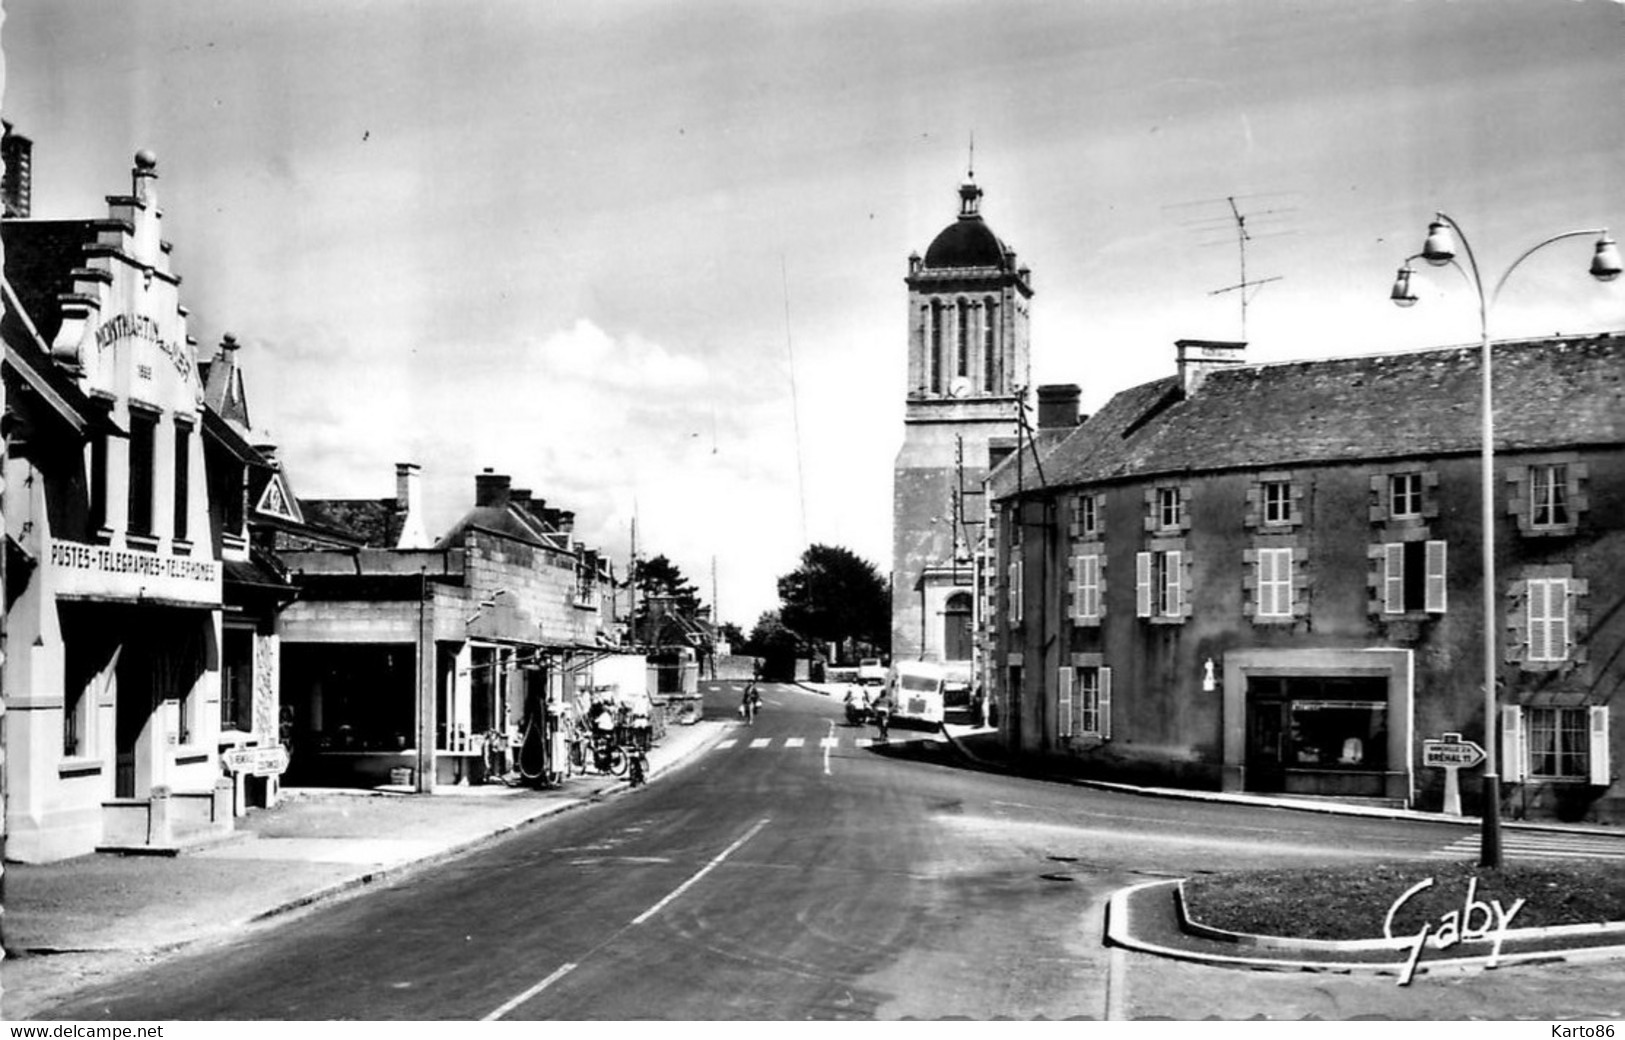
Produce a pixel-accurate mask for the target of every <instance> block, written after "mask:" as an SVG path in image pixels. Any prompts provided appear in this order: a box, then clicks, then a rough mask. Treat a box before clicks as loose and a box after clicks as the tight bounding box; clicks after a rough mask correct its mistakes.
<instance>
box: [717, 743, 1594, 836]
mask: <svg viewBox="0 0 1625 1040" xmlns="http://www.w3.org/2000/svg"><path fill="white" fill-rule="evenodd" d="M810 739H813V738H809V737H784V738H782V739H781V740H780V741H779V744H778V746H779V747H781V748H784V749H786V750H789V749H791V748H804V747H807V746H808V743H807V742H808V740H810ZM774 741H775V738H773V737H756V738H754V739H752V740H750V741H748V742H747V741H741V740H740V739H739V738H737V737H729V738H727V739H726V740H719V741H717V743H716V747H717V750H719V751H723V750H727V749H728V748H732V747H738V746H740V744H742V743H743V744H745V745H746V746H748V747H751V748H754V749H757V750H761V749H763V748H771V747H773V746H774ZM931 742H938V743H940V742H942V738H941V737H938V736H934V735H926V736H918V737H914V736H910V737H901V738H899V737H898V736H897V735H896V734H893V735H892V738H891V739H890V740H886V741H881V740H876V739H874V738H873V737H853V738H852V740H851V744H850V746H851V747H855V748H866V747H876V746H880V747H885V746H888V745H890V746H897V745H903V744H915V743H931ZM844 744H845V742H844V741H843V740H842V739H841V738H840V737H819V738H817V739H816V743H815V745H814V746H816V747H820V748H839V747H842V746H843V745H844ZM1463 840H1464V841H1465V840H1467V839H1463ZM1472 840H1473V841H1477V840H1478V839H1476V838H1474V839H1472ZM1458 844H1459V843H1458ZM1462 847H1463V848H1465V847H1466V846H1462ZM1474 847H1475V848H1476V846H1474ZM1621 847H1622V848H1625V843H1622V845H1621ZM1451 848H1452V849H1454V848H1455V846H1451ZM1445 854H1446V853H1445V852H1444V851H1443V850H1441V851H1440V852H1438V853H1435V855H1445Z"/></svg>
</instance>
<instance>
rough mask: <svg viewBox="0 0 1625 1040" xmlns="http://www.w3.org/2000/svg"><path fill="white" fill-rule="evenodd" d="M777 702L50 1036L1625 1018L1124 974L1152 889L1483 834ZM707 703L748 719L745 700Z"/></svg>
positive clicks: (1537, 1001)
mask: <svg viewBox="0 0 1625 1040" xmlns="http://www.w3.org/2000/svg"><path fill="white" fill-rule="evenodd" d="M764 691H765V698H766V702H767V703H766V708H765V710H764V712H763V713H762V715H761V716H760V717H759V718H758V719H757V721H756V722H755V724H754V725H751V726H745V725H743V724H740V725H738V726H736V727H735V729H734V731H733V732H731V733H730V734H729V735H728V737H727V738H726V739H725V740H724V741H723V742H722V744H720V745H718V746H717V747H715V748H713V749H712V750H710V751H708V752H706V753H705V754H704V755H702V756H701V757H700V758H698V759H697V760H695V761H694V762H692V763H691V764H689V765H687V766H685V767H683V768H681V769H679V770H678V771H676V772H674V773H672V774H671V775H669V776H666V777H662V778H660V779H659V780H658V782H656V783H653V784H651V785H649V786H647V787H644V788H641V789H639V790H636V791H633V792H630V793H629V794H627V795H625V796H623V797H620V798H617V799H614V800H611V801H609V802H607V803H605V804H602V805H599V806H595V807H593V808H590V809H588V810H585V811H582V812H577V813H573V814H568V815H566V816H562V817H560V818H558V819H556V820H551V821H548V822H546V823H544V824H541V825H539V826H537V827H534V828H532V829H530V830H527V831H524V832H522V833H520V834H517V835H515V836H514V837H512V838H510V839H508V840H505V841H502V842H500V843H496V844H493V845H491V846H488V847H485V848H482V849H480V850H477V851H474V852H471V853H469V854H467V855H465V856H462V857H460V858H458V859H456V860H453V861H450V862H446V863H441V864H439V865H436V866H433V867H430V868H425V869H424V870H421V871H419V872H416V873H413V874H410V875H407V876H405V877H403V878H401V879H400V880H398V881H396V882H394V883H393V884H391V885H389V886H387V887H385V888H382V889H377V890H371V891H368V892H366V893H364V894H361V895H357V896H355V897H353V898H350V899H347V900H344V901H341V902H337V903H332V904H328V905H324V906H321V907H318V908H316V909H314V910H313V911H310V912H307V913H304V914H302V915H300V916H298V917H296V918H293V919H290V920H287V921H284V922H281V923H279V924H275V925H268V926H265V927H262V928H258V929H256V930H255V931H254V932H253V933H252V934H250V935H247V936H245V937H243V938H242V939H241V940H238V941H234V942H231V943H228V944H224V945H219V946H214V947H211V948H209V949H206V950H202V951H199V952H197V953H194V954H188V955H185V956H182V957H178V958H175V959H172V960H170V961H167V962H164V963H161V964H159V965H156V966H154V967H153V968H151V969H150V970H147V971H144V972H141V973H139V974H135V975H130V976H126V977H124V978H123V979H121V980H120V981H118V982H117V983H115V984H111V985H109V986H107V987H106V988H104V989H101V990H96V991H91V992H86V993H82V994H81V995H80V996H79V997H78V998H76V999H75V1000H74V1001H73V1002H72V1003H71V1004H69V1005H66V1006H63V1007H59V1008H56V1009H53V1010H52V1011H51V1012H50V1013H49V1015H48V1016H47V1017H51V1018H58V1019H61V1018H70V1019H80V1020H85V1019H100V1018H111V1019H118V1020H145V1019H180V1020H195V1019H278V1020H284V1019H355V1018H359V1019H465V1020H466V1019H504V1020H523V1019H594V1018H608V1019H770V1020H794V1019H807V1018H812V1019H872V1018H881V1019H898V1018H941V1017H960V1016H965V1017H973V1018H995V1017H1007V1018H1017V1019H1030V1018H1048V1019H1058V1018H1072V1017H1087V1018H1101V1017H1108V1016H1110V1017H1145V1016H1157V1015H1168V1016H1171V1017H1177V1018H1200V1017H1204V1016H1206V1015H1216V1016H1219V1017H1227V1018H1246V1017H1252V1016H1257V1015H1263V1016H1267V1017H1272V1018H1297V1017H1304V1016H1308V1015H1318V1016H1320V1017H1328V1018H1345V1017H1352V1016H1354V1015H1357V1014H1387V1015H1393V1016H1396V1017H1407V1018H1409V1017H1430V1016H1434V1015H1438V1016H1443V1017H1471V1016H1472V1015H1485V1016H1488V1017H1510V1016H1513V1015H1516V1014H1530V1015H1534V1016H1537V1017H1548V1016H1556V1015H1558V1014H1560V1013H1571V1014H1580V1013H1582V1012H1586V1011H1589V1010H1591V1004H1595V1005H1596V1008H1597V1010H1598V1011H1601V1010H1602V1005H1603V1004H1606V1003H1607V1002H1608V1001H1609V1000H1613V1001H1614V1003H1615V1004H1618V1003H1620V1001H1619V1000H1616V999H1615V998H1613V997H1612V995H1611V994H1612V993H1618V992H1625V985H1622V983H1625V975H1622V974H1621V972H1620V971H1619V970H1618V969H1617V968H1613V967H1611V966H1593V967H1591V968H1589V969H1585V970H1579V969H1572V968H1567V967H1559V966H1547V967H1540V968H1529V969H1521V970H1520V973H1519V978H1518V979H1517V980H1512V979H1511V976H1512V973H1511V972H1507V971H1502V972H1495V973H1489V974H1490V976H1491V977H1490V978H1489V979H1487V980H1486V979H1485V977H1484V975H1485V973H1482V972H1480V973H1477V974H1476V975H1463V976H1461V977H1459V978H1452V979H1440V980H1434V981H1433V982H1432V983H1430V984H1429V985H1431V987H1432V988H1431V990H1429V988H1428V986H1413V987H1411V988H1410V989H1408V990H1405V991H1397V990H1396V989H1395V987H1394V983H1393V980H1392V979H1382V980H1377V979H1366V978H1360V977H1349V976H1325V975H1315V976H1283V975H1276V976H1266V975H1262V974H1258V973H1250V972H1241V971H1235V970H1231V969H1219V968H1206V967H1201V966H1193V965H1183V964H1177V963H1173V962H1165V961H1158V960H1157V959H1155V958H1149V957H1142V956H1140V955H1135V954H1126V953H1124V952H1122V951H1113V950H1108V949H1106V948H1105V947H1103V946H1102V944H1101V941H1100V935H1101V920H1100V914H1101V905H1102V903H1103V901H1104V898H1105V897H1106V895H1107V894H1109V893H1110V892H1111V891H1113V890H1114V889H1116V888H1119V887H1121V886H1123V885H1125V884H1130V883H1133V882H1134V881H1138V880H1144V879H1146V878H1148V877H1160V876H1165V875H1174V876H1185V875H1188V874H1190V873H1193V872H1196V871H1201V870H1219V869H1229V868H1236V867H1247V866H1270V865H1281V864H1292V863H1297V864H1314V863H1335V862H1348V861H1350V860H1355V859H1361V858H1387V859H1392V858H1406V857H1414V856H1422V855H1427V854H1429V853H1434V852H1437V851H1439V850H1441V849H1443V848H1444V847H1446V846H1447V845H1449V844H1450V843H1451V842H1454V841H1457V840H1458V839H1459V838H1460V837H1461V832H1460V830H1459V829H1458V828H1453V827H1448V826H1443V825H1428V824H1416V823H1402V822H1394V821H1386V820H1368V819H1351V818H1344V817H1332V816H1322V815H1318V814H1309V813H1295V812H1287V811H1282V810H1271V809H1260V808H1255V807H1242V806H1228V805H1213V804H1203V803H1191V802H1179V801H1168V800H1160V799H1153V798H1144V797H1138V796H1134V795H1128V794H1116V793H1111V792H1102V791H1091V790H1084V789H1079V788H1076V787H1070V786H1066V785H1056V784H1046V783H1040V782H1034V781H1028V780H1020V779H1015V778H1009V777H1002V776H996V775H990V774H986V773H979V772H975V771H971V770H966V769H963V768H959V767H958V766H957V764H956V760H955V759H954V758H953V756H952V755H951V753H950V751H949V749H948V748H947V747H946V745H944V744H942V743H941V742H940V741H939V740H937V739H935V738H933V737H931V736H930V735H928V734H915V733H910V732H909V731H906V730H897V729H894V730H893V733H892V739H891V741H890V742H889V743H888V744H886V745H884V746H878V745H871V746H859V741H860V738H861V739H862V740H867V739H869V738H872V737H873V736H874V733H873V731H872V730H867V729H864V730H859V729H855V728H851V727H848V726H846V725H845V723H844V719H843V718H842V713H841V706H840V704H839V703H838V702H835V701H832V700H830V699H828V698H825V697H821V696H818V695H815V694H812V693H808V692H806V691H803V690H800V689H797V688H795V687H789V686H776V685H767V686H764ZM707 697H708V704H707V710H708V714H711V715H714V716H718V717H725V716H727V715H728V714H729V713H731V711H732V707H733V705H735V704H737V702H738V692H737V685H731V684H721V685H720V686H718V687H717V688H716V689H715V692H712V693H708V694H707ZM831 740H832V743H831V742H830V741H831ZM1497 977H1500V978H1497ZM1604 980H1605V981H1606V987H1607V988H1606V989H1603V990H1601V991H1600V992H1599V987H1600V986H1602V985H1603V981H1604ZM1509 981H1515V982H1516V985H1513V986H1511V987H1509V986H1508V985H1507V983H1508V982H1509ZM1588 994H1589V995H1590V996H1591V997H1594V998H1595V999H1594V1000H1592V1001H1591V1004H1587V1005H1586V1006H1584V1007H1582V1006H1577V1002H1582V998H1587V999H1589V998H1588V997H1587V995H1588ZM1542 1001H1544V1002H1545V1003H1542ZM1598 1002H1600V1003H1598ZM1548 1005H1549V1006H1548ZM1614 1013H1615V1014H1616V1015H1617V1014H1618V1013H1619V1012H1618V1011H1617V1010H1615V1012H1614Z"/></svg>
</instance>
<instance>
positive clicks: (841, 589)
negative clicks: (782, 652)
mask: <svg viewBox="0 0 1625 1040" xmlns="http://www.w3.org/2000/svg"><path fill="white" fill-rule="evenodd" d="M779 603H780V610H779V619H780V620H781V621H782V622H783V623H784V624H785V625H786V626H788V627H789V628H791V629H793V630H794V631H796V632H799V633H801V635H803V636H805V637H807V638H809V639H816V640H818V641H819V642H821V643H840V642H844V641H846V640H848V639H853V640H857V641H858V642H863V643H869V644H871V645H872V646H875V647H878V648H880V649H882V650H886V649H889V648H890V646H891V596H890V593H889V592H888V590H887V588H886V580H885V579H884V578H883V577H881V575H880V572H879V571H878V570H876V569H875V566H874V564H872V563H870V562H869V561H867V560H865V559H863V558H862V557H861V556H858V555H857V554H856V553H854V552H852V551H851V550H850V549H845V548H842V547H841V546H838V545H814V546H811V547H809V548H808V549H807V551H806V552H804V553H802V554H801V566H800V567H797V568H796V569H795V570H793V571H791V572H790V573H789V574H786V575H784V576H783V577H781V578H780V579H779Z"/></svg>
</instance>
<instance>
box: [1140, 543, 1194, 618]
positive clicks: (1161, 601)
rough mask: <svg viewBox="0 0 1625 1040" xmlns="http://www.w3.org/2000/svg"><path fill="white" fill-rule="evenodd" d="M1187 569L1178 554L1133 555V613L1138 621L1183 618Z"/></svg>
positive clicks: (1185, 563) (1175, 552) (1185, 562)
mask: <svg viewBox="0 0 1625 1040" xmlns="http://www.w3.org/2000/svg"><path fill="white" fill-rule="evenodd" d="M1187 566H1189V562H1188V561H1187V560H1186V559H1185V554H1184V553H1183V552H1180V551H1177V550H1168V551H1164V552H1143V553H1135V554H1134V568H1135V574H1134V583H1135V593H1136V595H1135V600H1136V613H1137V614H1138V615H1139V616H1140V617H1151V618H1156V617H1166V618H1177V617H1184V615H1185V575H1184V569H1185V567H1187Z"/></svg>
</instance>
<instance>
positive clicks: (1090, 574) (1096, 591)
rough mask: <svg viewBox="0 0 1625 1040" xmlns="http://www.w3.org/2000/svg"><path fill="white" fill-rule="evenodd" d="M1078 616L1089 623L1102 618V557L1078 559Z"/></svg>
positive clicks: (1091, 556)
mask: <svg viewBox="0 0 1625 1040" xmlns="http://www.w3.org/2000/svg"><path fill="white" fill-rule="evenodd" d="M1078 562H1079V564H1080V569H1079V571H1078V616H1079V617H1081V618H1084V619H1086V620H1089V621H1093V620H1095V619H1096V618H1098V617H1100V557H1099V556H1095V555H1089V556H1081V557H1079V558H1078Z"/></svg>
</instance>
